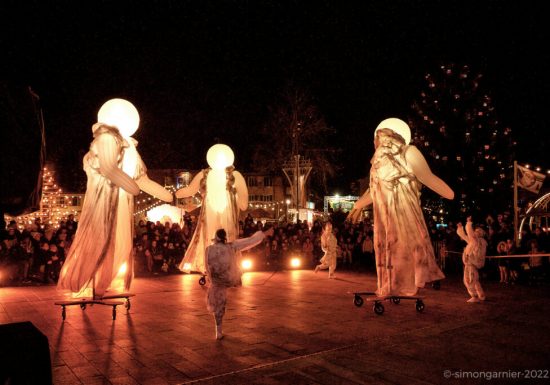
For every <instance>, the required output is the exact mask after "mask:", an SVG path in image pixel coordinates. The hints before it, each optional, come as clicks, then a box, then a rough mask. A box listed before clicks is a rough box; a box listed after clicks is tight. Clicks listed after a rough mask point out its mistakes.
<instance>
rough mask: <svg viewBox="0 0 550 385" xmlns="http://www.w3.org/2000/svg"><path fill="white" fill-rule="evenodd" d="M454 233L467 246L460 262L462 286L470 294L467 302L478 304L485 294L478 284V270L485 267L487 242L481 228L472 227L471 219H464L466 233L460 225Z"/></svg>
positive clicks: (460, 224)
mask: <svg viewBox="0 0 550 385" xmlns="http://www.w3.org/2000/svg"><path fill="white" fill-rule="evenodd" d="M456 232H457V234H458V236H459V237H460V238H462V240H464V241H465V242H466V243H467V245H466V247H465V248H464V253H463V254H462V262H463V263H464V286H466V289H467V290H468V294H470V297H471V298H470V299H469V300H468V301H467V302H470V303H472V302H479V301H484V300H485V293H484V292H483V288H482V287H481V284H480V283H479V273H478V271H477V270H478V269H481V268H482V267H483V266H484V265H485V254H486V252H487V241H486V240H485V239H484V238H483V236H484V231H483V229H482V228H476V229H475V230H474V227H473V225H472V217H468V218H467V219H466V232H464V228H463V227H462V223H460V222H459V223H458V224H457V229H456Z"/></svg>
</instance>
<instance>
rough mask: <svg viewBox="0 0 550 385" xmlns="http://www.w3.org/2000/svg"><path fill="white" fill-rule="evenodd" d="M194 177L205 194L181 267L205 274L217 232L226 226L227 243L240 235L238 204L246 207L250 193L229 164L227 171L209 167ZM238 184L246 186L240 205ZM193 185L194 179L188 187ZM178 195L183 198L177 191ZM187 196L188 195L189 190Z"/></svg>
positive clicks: (238, 174)
mask: <svg viewBox="0 0 550 385" xmlns="http://www.w3.org/2000/svg"><path fill="white" fill-rule="evenodd" d="M195 179H199V180H200V188H199V192H200V194H201V196H202V206H201V210H200V214H199V218H198V221H197V227H196V228H195V232H194V233H193V237H192V239H191V242H190V243H189V246H188V248H187V251H186V252H185V256H184V257H183V260H182V261H181V263H180V265H179V269H180V270H182V271H185V272H190V271H195V272H199V273H203V274H204V273H205V272H206V266H205V250H206V247H207V246H208V245H210V244H211V243H212V240H213V239H214V237H215V235H216V231H217V230H219V229H224V230H225V231H226V233H227V242H233V241H235V240H236V239H237V238H238V237H239V208H240V207H239V206H241V209H242V206H243V205H244V207H245V208H246V206H247V205H248V192H247V191H246V182H245V181H244V178H243V176H242V175H241V174H240V173H239V172H238V171H236V170H235V169H234V167H233V166H229V167H227V168H226V169H225V171H223V170H222V171H221V174H220V172H219V171H218V170H212V169H210V168H207V169H205V170H202V171H201V172H200V173H199V174H198V175H197V176H196V177H195ZM236 179H237V180H236ZM236 184H238V185H239V186H244V189H245V191H244V192H243V193H242V194H244V195H246V198H245V202H244V203H243V204H241V205H240V204H239V202H238V200H239V198H238V197H237V195H238V189H237V188H236V187H235V185H236ZM192 185H193V182H191V185H190V186H189V187H191V186H192ZM195 192H196V191H193V193H195ZM242 194H241V195H242ZM176 196H178V197H180V196H179V195H178V193H176ZM184 196H188V193H185V195H184ZM214 198H215V199H214ZM241 198H242V197H241Z"/></svg>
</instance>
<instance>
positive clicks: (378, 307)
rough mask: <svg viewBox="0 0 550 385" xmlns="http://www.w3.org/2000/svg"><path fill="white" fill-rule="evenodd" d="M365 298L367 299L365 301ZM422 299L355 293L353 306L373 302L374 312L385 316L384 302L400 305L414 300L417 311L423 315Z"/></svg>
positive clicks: (367, 292)
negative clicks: (404, 301) (402, 302)
mask: <svg viewBox="0 0 550 385" xmlns="http://www.w3.org/2000/svg"><path fill="white" fill-rule="evenodd" d="M363 296H364V297H365V298H364V299H363ZM422 299H423V298H422V297H419V296H413V295H411V296H409V295H387V296H377V295H376V293H375V292H372V291H366V292H355V293H353V304H354V305H355V306H357V307H361V306H363V304H364V303H365V301H367V302H373V303H374V304H373V306H372V310H373V311H374V312H375V313H376V314H378V315H382V314H384V311H385V309H384V305H383V304H382V302H383V301H390V302H392V303H393V304H395V305H399V304H400V303H401V300H414V301H415V307H416V311H417V312H419V313H422V312H423V311H424V307H425V305H424V301H422Z"/></svg>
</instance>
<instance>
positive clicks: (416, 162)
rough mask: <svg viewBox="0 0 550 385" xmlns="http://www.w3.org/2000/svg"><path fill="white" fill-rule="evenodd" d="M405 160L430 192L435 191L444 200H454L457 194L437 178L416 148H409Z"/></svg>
mask: <svg viewBox="0 0 550 385" xmlns="http://www.w3.org/2000/svg"><path fill="white" fill-rule="evenodd" d="M405 159H406V160H407V163H408V164H410V165H411V168H412V170H413V173H414V175H415V176H416V178H417V179H418V180H419V181H420V182H421V183H422V184H423V185H425V186H426V187H428V188H429V189H430V190H433V191H435V192H436V193H438V194H439V195H441V196H442V197H443V198H446V199H453V198H454V196H455V193H454V192H453V190H451V188H450V187H449V186H448V185H447V184H446V183H445V182H443V181H442V180H441V179H439V178H438V177H437V176H435V175H434V174H433V173H432V171H431V170H430V166H428V163H427V162H426V159H425V158H424V156H423V155H422V153H421V152H420V151H419V150H418V148H416V147H415V146H409V147H408V148H407V150H406V152H405Z"/></svg>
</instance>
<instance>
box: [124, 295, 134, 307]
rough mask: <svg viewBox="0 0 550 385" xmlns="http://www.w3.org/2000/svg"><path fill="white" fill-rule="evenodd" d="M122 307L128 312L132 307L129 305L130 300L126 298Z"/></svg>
mask: <svg viewBox="0 0 550 385" xmlns="http://www.w3.org/2000/svg"><path fill="white" fill-rule="evenodd" d="M124 306H125V307H126V310H130V308H131V307H132V304H131V303H130V298H126V303H125V304H124Z"/></svg>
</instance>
